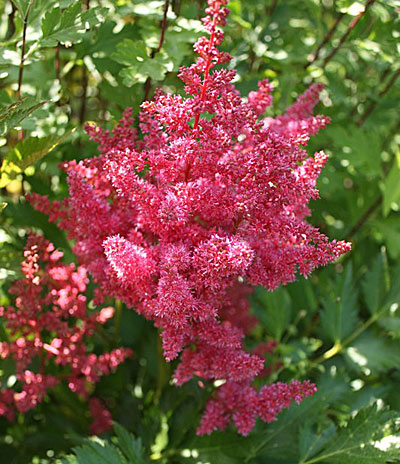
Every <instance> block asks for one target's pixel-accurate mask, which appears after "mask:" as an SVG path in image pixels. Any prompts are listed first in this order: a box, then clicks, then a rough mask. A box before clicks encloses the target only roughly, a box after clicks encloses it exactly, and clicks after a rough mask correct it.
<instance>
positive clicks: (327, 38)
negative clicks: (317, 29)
mask: <svg viewBox="0 0 400 464" xmlns="http://www.w3.org/2000/svg"><path fill="white" fill-rule="evenodd" d="M345 16H346V14H345V13H339V15H338V16H337V18H336V20H335V22H334V23H333V25H332V27H331V28H330V29H329V30H328V32H327V33H326V35H325V37H324V38H323V39H322V40H321V42H320V44H319V45H318V47H317V49H316V50H315V52H314V54H313V55H312V56H311V59H310V61H309V62H308V63H306V64H305V66H304V68H305V69H307V68H308V67H309V66H311V65H312V64H313V63H314V62H315V61H317V60H318V58H319V54H320V53H321V50H322V48H323V47H324V46H325V45H326V44H327V43H328V42H329V41H330V40H331V38H332V36H333V34H334V33H335V31H336V29H337V27H338V26H339V24H340V23H341V21H342V19H343V18H344V17H345Z"/></svg>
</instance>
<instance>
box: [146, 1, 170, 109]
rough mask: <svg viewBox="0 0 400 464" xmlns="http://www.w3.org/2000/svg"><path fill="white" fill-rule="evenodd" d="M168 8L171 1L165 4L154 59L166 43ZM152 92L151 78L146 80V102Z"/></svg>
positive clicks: (152, 54)
mask: <svg viewBox="0 0 400 464" xmlns="http://www.w3.org/2000/svg"><path fill="white" fill-rule="evenodd" d="M168 8H169V0H165V3H164V15H163V19H162V21H161V25H160V27H161V32H160V39H159V41H158V46H157V48H155V49H154V50H153V51H152V52H151V57H152V58H154V57H155V56H156V55H157V53H159V52H160V50H161V48H162V46H163V43H164V39H165V31H166V30H167V16H168ZM150 91H151V77H150V76H149V77H148V78H147V79H146V82H145V84H144V101H146V100H148V99H149V95H150Z"/></svg>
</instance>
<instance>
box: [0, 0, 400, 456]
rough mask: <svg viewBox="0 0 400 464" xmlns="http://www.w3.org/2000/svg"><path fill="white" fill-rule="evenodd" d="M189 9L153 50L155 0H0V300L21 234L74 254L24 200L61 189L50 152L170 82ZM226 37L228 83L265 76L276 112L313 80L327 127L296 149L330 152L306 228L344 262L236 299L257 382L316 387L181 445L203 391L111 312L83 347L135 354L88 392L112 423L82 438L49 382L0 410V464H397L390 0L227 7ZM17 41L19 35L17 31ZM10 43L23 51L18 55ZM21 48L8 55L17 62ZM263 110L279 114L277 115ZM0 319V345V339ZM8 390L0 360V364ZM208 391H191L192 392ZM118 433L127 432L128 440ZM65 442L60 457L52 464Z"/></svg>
mask: <svg viewBox="0 0 400 464" xmlns="http://www.w3.org/2000/svg"><path fill="white" fill-rule="evenodd" d="M204 3H205V2H203V1H201V0H198V1H186V0H175V1H172V2H171V4H170V8H169V10H168V24H167V30H166V35H165V41H164V43H163V46H162V47H161V49H159V47H158V45H159V40H160V21H161V20H162V17H163V8H164V1H136V0H101V1H100V0H85V1H79V0H60V1H56V0H13V1H10V0H0V16H1V23H0V40H1V42H0V108H1V110H0V154H1V157H2V165H1V178H0V187H1V189H2V190H1V205H2V206H1V208H2V212H1V213H0V214H1V216H0V220H1V223H2V228H1V230H0V242H1V245H0V246H1V248H0V268H1V270H0V278H1V283H2V289H1V293H0V298H1V304H3V305H4V304H7V302H8V296H7V289H8V286H9V283H10V281H12V280H13V279H15V278H16V277H18V273H19V263H20V262H21V259H22V249H23V245H24V242H25V237H26V231H27V230H29V229H34V230H39V231H42V232H43V233H44V235H45V236H46V238H48V239H49V240H51V241H52V242H53V243H54V244H55V245H56V246H57V247H59V248H60V249H62V250H63V251H64V252H65V254H66V257H67V259H68V260H72V259H73V255H72V252H71V243H69V241H68V240H67V238H66V237H65V235H64V234H63V232H61V231H60V230H58V229H57V227H56V226H55V225H53V224H49V222H48V221H47V218H46V217H45V216H44V215H41V214H40V213H38V212H36V211H34V210H33V209H32V208H31V207H30V206H29V205H28V204H27V203H26V202H25V201H24V194H25V193H26V192H29V191H35V192H39V193H41V194H46V195H49V196H50V198H52V199H60V198H63V197H64V196H65V194H66V191H67V186H66V182H65V177H64V175H63V174H62V173H61V172H60V171H59V169H58V168H57V164H58V163H59V162H60V161H62V160H70V159H75V158H78V159H79V158H80V159H81V158H85V157H90V156H93V155H94V154H95V153H96V149H95V145H94V144H93V143H92V142H89V141H88V138H87V136H86V135H85V133H84V131H83V128H82V125H83V123H84V122H86V121H92V120H93V121H96V123H98V124H101V125H103V126H106V127H110V128H111V127H112V125H113V123H114V122H115V121H116V120H118V118H119V117H120V116H121V114H122V112H123V110H124V109H125V107H127V106H132V107H133V109H134V114H137V111H138V108H139V105H140V104H141V103H142V101H143V100H144V99H145V98H150V97H151V95H152V94H153V92H154V89H155V88H156V87H159V86H161V87H162V88H164V89H165V90H167V91H171V92H182V91H183V85H182V83H181V82H180V81H179V80H178V79H177V77H176V73H177V70H178V68H179V66H180V65H182V64H190V63H191V62H192V60H193V51H192V48H191V45H192V43H193V42H194V41H195V39H196V38H197V37H198V36H199V35H200V33H201V31H202V28H201V23H200V21H199V18H200V17H201V16H202V12H203V8H204V6H205V5H204ZM229 8H230V10H231V15H230V17H229V22H228V25H227V27H226V41H225V43H224V47H225V49H226V50H227V51H229V52H230V53H231V54H232V55H233V56H234V60H233V66H234V67H235V68H236V69H237V70H238V82H237V86H238V88H239V89H240V90H242V91H243V92H248V91H249V90H251V89H255V88H256V83H257V81H258V80H260V79H262V78H265V77H269V78H270V79H271V81H272V82H273V84H274V86H275V92H274V98H275V102H276V103H275V105H274V108H277V109H278V110H279V111H280V112H282V111H283V110H284V109H285V108H286V107H287V106H288V105H289V104H290V103H291V102H292V101H293V100H294V99H295V97H296V96H297V95H298V94H300V93H301V92H302V91H303V90H304V89H305V88H306V87H307V86H308V85H309V84H310V83H312V82H315V81H318V82H324V83H325V85H326V88H325V91H324V93H323V98H322V104H321V105H320V108H319V109H318V110H319V112H321V113H324V114H327V115H329V116H330V117H331V118H332V124H331V125H330V126H329V127H328V128H327V129H325V130H324V131H322V132H321V133H320V134H318V136H316V137H314V138H313V140H312V142H311V144H312V145H311V147H310V150H313V151H317V150H320V149H324V150H326V151H327V152H328V153H329V154H331V158H330V161H329V163H328V166H327V167H326V169H325V170H324V171H323V173H322V176H321V178H320V185H319V187H320V190H321V199H320V200H319V201H317V202H313V205H312V209H313V216H312V218H311V222H312V223H313V224H316V225H318V226H319V227H320V228H321V230H322V231H323V232H324V233H326V234H327V235H328V236H330V237H331V238H337V239H342V238H346V239H347V240H351V241H352V242H353V251H352V252H351V253H350V254H348V255H347V256H346V257H345V259H344V260H342V261H341V262H338V263H336V264H335V265H331V266H330V267H328V268H325V269H321V270H318V271H317V272H315V273H314V274H313V276H312V278H311V279H309V280H304V279H300V280H299V281H298V282H296V283H294V284H291V285H289V286H287V287H286V288H281V289H279V290H277V291H275V292H273V293H267V292H266V291H264V290H262V289H258V290H257V291H256V293H255V295H254V297H253V300H252V308H253V311H254V313H255V314H256V315H257V316H258V317H259V319H260V321H261V324H260V325H259V326H258V327H257V329H256V330H255V331H254V333H253V334H252V337H250V340H249V346H250V347H251V344H254V345H256V344H257V343H259V342H260V341H262V340H267V339H275V340H277V341H278V342H279V344H278V347H277V349H276V351H275V353H274V355H273V356H271V359H270V363H271V365H275V366H278V367H277V369H275V370H273V372H272V374H271V381H275V380H278V379H279V380H282V381H286V380H289V379H291V378H299V379H304V378H308V379H311V380H312V381H314V382H316V384H317V386H318V389H319V392H318V393H317V394H316V395H315V396H314V397H312V398H308V399H307V400H305V401H304V402H303V403H302V404H301V405H299V406H293V407H291V408H290V409H289V410H288V411H286V412H284V413H282V414H281V415H280V417H279V420H278V421H277V422H275V423H273V424H270V425H265V424H262V425H261V424H258V426H257V429H256V431H255V432H254V433H253V434H252V435H250V436H249V437H246V438H243V437H238V436H237V435H236V434H234V433H233V432H229V431H227V432H223V433H222V432H219V433H214V434H213V435H211V436H210V437H196V436H195V434H194V430H195V426H194V424H196V425H197V423H198V421H199V417H200V415H199V411H200V410H201V409H202V407H203V406H204V402H205V397H206V396H207V394H208V393H209V392H207V391H205V390H204V389H202V388H200V387H199V386H198V385H197V384H196V383H195V382H193V381H192V382H191V383H189V384H188V385H186V386H184V387H182V388H180V389H179V390H178V389H177V388H176V387H174V386H172V385H170V383H169V380H170V374H171V370H172V368H171V366H169V365H166V364H165V363H164V361H163V359H162V357H161V354H160V347H159V345H158V344H157V333H156V331H155V329H154V328H153V327H151V325H150V324H149V323H147V322H146V321H144V320H143V319H141V318H140V317H139V316H137V315H136V314H135V313H134V312H133V311H129V310H126V308H122V312H121V315H120V318H114V320H113V321H111V323H109V324H108V325H107V326H106V332H105V336H104V337H103V338H99V341H98V343H99V344H101V345H102V346H104V347H105V348H107V349H109V348H113V347H115V346H118V345H120V344H123V345H125V346H129V347H131V348H132V349H133V351H134V359H133V360H132V361H130V362H126V363H125V364H124V365H122V366H120V367H119V369H118V370H117V372H116V373H115V374H113V375H110V376H108V377H105V378H103V379H102V381H101V382H100V383H99V384H97V385H96V395H97V396H98V397H100V398H102V400H103V401H104V402H105V403H106V404H107V406H108V407H109V408H110V409H111V410H112V413H113V418H114V420H115V421H116V422H118V423H119V424H121V425H122V426H123V427H121V426H119V425H116V426H115V429H114V433H113V434H111V435H112V436H110V437H109V438H108V439H102V440H100V439H96V440H94V441H93V440H92V441H86V442H82V440H83V437H84V436H86V435H87V434H88V430H89V428H88V427H89V423H90V417H89V415H88V412H87V405H86V403H85V402H84V401H83V400H81V399H80V398H78V397H77V396H75V395H73V394H72V393H71V392H70V391H69V390H68V389H67V388H66V387H61V386H59V387H57V388H56V389H54V391H52V393H51V395H50V397H49V398H47V399H46V401H45V402H43V403H42V404H41V405H40V406H38V407H37V408H36V409H35V410H33V411H31V412H29V413H27V414H25V415H20V416H18V417H17V419H16V421H15V422H14V423H9V422H7V421H6V419H3V418H1V419H0V430H1V433H0V435H1V438H0V456H1V462H4V463H5V462H7V463H14V464H24V463H47V462H53V461H54V459H55V458H56V457H59V458H60V459H61V461H58V462H65V463H79V464H92V463H93V464H98V463H102V462H104V463H106V462H107V463H115V464H120V463H124V464H125V463H146V462H150V461H151V460H154V461H157V460H158V461H159V462H167V463H171V464H172V463H181V462H182V463H200V462H210V463H218V464H225V463H226V464H234V463H252V464H256V463H266V462H268V464H278V463H279V464H289V463H298V464H312V463H332V464H333V463H339V462H340V463H357V464H362V463H385V462H393V461H395V460H399V459H400V450H399V449H396V446H395V445H394V446H391V443H396V440H397V443H398V442H399V435H396V434H397V433H398V425H399V413H398V412H397V411H399V410H400V390H399V388H398V385H399V382H400V370H399V365H400V344H399V339H400V316H399V311H398V307H399V303H400V266H399V264H398V263H399V258H400V240H399V238H398V237H399V234H400V218H399V210H400V151H399V144H400V124H399V123H400V120H399V114H398V104H399V97H400V79H398V77H399V76H400V60H399V48H400V45H399V35H400V32H399V30H400V28H399V23H400V19H399V12H400V2H399V1H397V0H368V1H359V2H358V1H352V0H303V1H301V2H299V1H297V0H265V1H258V0H246V1H244V0H232V1H231V2H230V4H229ZM24 37H25V39H24ZM22 50H23V52H22ZM21 56H23V60H22V64H21ZM275 111H277V110H275ZM5 336H6V334H5V333H4V330H1V328H0V337H5ZM0 375H1V382H2V383H5V384H7V382H9V383H10V382H11V383H12V366H11V365H10V363H8V362H7V361H2V362H1V365H0ZM207 389H208V387H207V388H206V390H207ZM130 434H132V435H130ZM72 447H77V448H74V449H75V454H74V456H72V455H71V456H69V457H63V456H65V454H68V453H71V448H72Z"/></svg>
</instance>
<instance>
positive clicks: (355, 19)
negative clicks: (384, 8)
mask: <svg viewBox="0 0 400 464" xmlns="http://www.w3.org/2000/svg"><path fill="white" fill-rule="evenodd" d="M375 2H376V0H368V2H367V3H366V5H365V8H364V11H361V13H359V14H358V15H357V16H356V17H355V18H354V19H353V21H352V22H351V23H350V24H349V27H348V28H347V31H346V32H345V33H344V34H343V35H342V37H341V38H340V40H339V43H338V45H337V46H336V47H335V48H334V49H333V50H332V51H331V52H330V53H329V55H328V56H327V57H326V58H325V59H324V61H323V63H322V66H321V67H322V69H324V68H325V66H326V65H327V64H328V63H329V61H331V59H332V58H333V57H334V56H335V55H336V53H337V52H338V51H339V50H340V49H341V47H342V45H343V44H344V42H345V41H346V39H347V37H348V36H349V35H350V33H351V31H352V30H353V29H354V28H355V27H356V25H357V23H358V21H360V19H361V18H362V17H363V16H364V15H365V13H366V12H367V10H368V9H369V7H370V6H371V5H373V4H374V3H375Z"/></svg>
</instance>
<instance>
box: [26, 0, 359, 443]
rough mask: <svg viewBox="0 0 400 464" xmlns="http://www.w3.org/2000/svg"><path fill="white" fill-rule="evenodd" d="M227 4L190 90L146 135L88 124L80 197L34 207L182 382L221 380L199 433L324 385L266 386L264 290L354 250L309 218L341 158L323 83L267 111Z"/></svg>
mask: <svg viewBox="0 0 400 464" xmlns="http://www.w3.org/2000/svg"><path fill="white" fill-rule="evenodd" d="M226 3H227V1H225V0H209V2H208V8H207V9H206V13H207V16H206V17H205V18H203V23H204V27H205V29H206V30H207V31H208V32H209V33H210V36H209V37H208V38H207V37H201V38H200V39H199V40H198V41H197V42H196V44H195V46H194V48H195V51H196V52H197V53H198V55H199V56H198V58H197V61H196V62H195V63H194V64H193V65H191V66H190V67H182V68H181V69H180V74H179V77H180V78H181V79H182V81H183V82H184V84H185V91H186V93H187V95H188V96H187V97H183V96H181V95H171V94H168V93H164V92H163V91H161V90H159V91H157V93H156V95H155V98H154V100H151V101H146V102H144V103H143V105H142V111H141V113H140V116H139V120H140V123H139V129H140V132H139V131H137V130H136V129H135V128H133V119H132V118H131V111H130V110H127V111H126V112H125V114H124V117H123V119H122V120H121V122H120V124H119V125H118V126H116V128H115V129H114V131H113V133H112V134H110V133H108V132H107V131H104V130H102V129H101V128H99V127H97V126H93V125H88V126H87V132H88V133H89V135H90V136H91V137H92V139H94V140H95V141H97V142H98V144H99V151H100V155H99V156H97V157H95V158H90V159H85V160H83V161H80V162H75V161H72V162H68V163H65V164H64V165H63V169H64V170H65V171H66V172H67V174H68V183H69V197H68V198H66V199H65V200H64V201H63V202H62V203H59V202H53V203H50V202H49V200H48V199H47V198H46V197H43V196H40V195H37V194H32V195H31V196H30V197H29V201H30V202H31V203H32V204H33V205H34V206H35V207H36V208H37V209H39V210H40V211H42V212H45V213H47V214H48V215H49V217H50V220H52V221H58V225H59V227H61V228H62V229H64V230H66V231H67V232H68V235H69V238H71V239H74V240H75V241H76V245H75V248H74V252H75V254H76V256H77V258H78V260H79V262H80V264H81V265H82V266H84V267H85V269H87V270H88V272H89V273H90V274H91V276H92V277H93V279H94V281H95V282H96V283H97V284H98V285H99V287H98V289H97V294H96V301H97V303H101V302H103V301H104V299H105V298H106V297H107V296H112V297H114V298H118V299H120V300H122V301H123V302H124V303H126V304H127V305H128V306H130V307H133V308H134V309H135V310H136V311H137V312H138V313H139V314H142V315H144V316H145V317H146V318H147V319H150V320H153V321H154V323H155V325H156V327H158V328H160V329H161V337H162V344H163V351H164V356H165V359H166V360H167V361H172V360H173V359H175V358H177V357H178V356H180V363H179V365H178V367H177V368H176V370H175V373H174V382H175V383H176V384H177V385H178V386H179V385H182V384H184V383H185V382H188V381H189V380H190V379H191V378H193V377H194V376H196V377H198V378H199V379H201V382H203V381H220V382H219V384H220V386H218V387H217V388H216V390H215V393H214V395H213V396H212V397H211V399H210V400H209V402H208V404H207V406H206V410H205V413H204V416H203V418H202V421H201V424H200V426H199V428H198V430H197V432H198V433H199V434H209V433H211V432H212V431H214V430H216V429H224V428H226V427H227V425H228V423H229V422H230V420H233V422H234V424H235V425H236V427H237V429H238V431H239V433H241V434H243V435H246V434H248V433H249V432H250V430H251V429H252V428H253V427H254V424H255V420H256V417H260V418H261V419H262V420H263V421H265V422H271V421H273V420H275V419H276V415H277V414H278V413H279V412H280V411H281V410H282V408H286V407H288V406H289V404H290V402H291V401H292V400H294V401H297V402H300V401H301V400H302V399H303V398H304V397H305V396H308V395H311V394H312V393H313V392H314V391H315V386H314V385H313V384H310V383H309V382H307V381H306V382H303V383H300V382H298V381H293V382H291V383H290V384H283V383H276V384H272V385H265V386H262V387H261V388H257V387H255V386H254V385H253V381H254V379H255V378H256V377H257V375H258V374H259V373H260V372H261V371H262V370H263V367H264V360H263V359H261V358H260V357H259V356H257V355H256V354H252V353H249V352H247V351H246V350H245V349H244V346H243V337H244V335H245V334H248V333H249V332H250V331H251V329H252V327H253V324H254V317H252V316H251V315H249V312H248V311H249V307H248V303H247V301H246V297H247V295H248V294H249V292H251V287H254V286H257V285H262V286H264V287H266V288H267V289H268V290H273V289H275V288H277V287H278V286H279V285H280V284H286V283H288V282H292V281H294V280H295V278H296V274H297V273H299V274H301V275H304V276H307V275H309V274H310V273H311V271H312V270H313V269H314V268H315V267H317V266H321V265H325V264H327V263H329V262H331V261H333V260H334V259H336V258H337V257H338V256H340V255H341V254H343V253H345V252H346V251H348V250H349V249H350V245H349V244H348V243H346V242H344V241H340V242H336V241H333V242H329V241H328V239H327V237H326V236H325V235H323V234H321V233H320V232H319V231H318V229H316V228H315V227H313V226H311V225H310V224H308V223H307V222H306V221H305V218H306V217H307V216H308V215H309V209H308V206H307V205H308V202H309V201H310V199H316V198H317V197H318V191H317V190H316V180H317V177H318V175H319V173H320V171H321V169H322V167H323V165H324V164H325V162H326V160H327V156H326V155H325V154H324V153H323V152H318V153H316V154H314V155H313V156H309V155H308V153H307V151H306V150H305V146H306V145H307V143H308V141H309V138H310V136H311V135H313V134H316V133H317V132H318V131H319V130H320V129H321V128H323V127H325V125H326V124H327V123H328V122H329V118H327V117H324V116H313V109H314V106H315V105H316V103H317V102H318V94H319V92H320V91H321V89H322V86H321V85H320V84H314V85H312V86H311V87H310V88H309V89H308V90H307V91H306V92H305V93H304V94H303V95H302V96H301V97H299V99H298V100H297V101H296V103H294V104H293V105H292V106H291V107H290V108H289V109H288V110H287V111H286V113H285V114H284V115H282V116H278V117H276V118H271V117H265V116H264V113H265V110H266V109H267V107H268V106H270V105H271V103H272V96H271V92H272V87H271V85H270V84H269V82H268V81H267V80H262V81H260V82H259V85H258V90H256V91H252V92H250V94H249V95H248V98H247V99H243V98H242V97H241V96H240V94H239V92H238V91H237V90H236V89H235V87H234V85H233V84H232V81H233V80H234V78H235V72H234V71H233V70H230V69H227V67H226V64H227V63H229V61H230V59H231V57H230V56H229V54H228V53H226V52H222V51H220V50H219V49H218V48H217V46H218V45H220V44H221V43H222V41H223V32H222V30H221V26H223V25H224V24H225V20H226V16H227V14H228V10H227V9H226V7H225V4H226ZM220 65H222V66H220ZM213 68H214V70H213V71H212V69H213ZM54 349H56V348H54ZM221 381H222V385H221Z"/></svg>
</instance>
